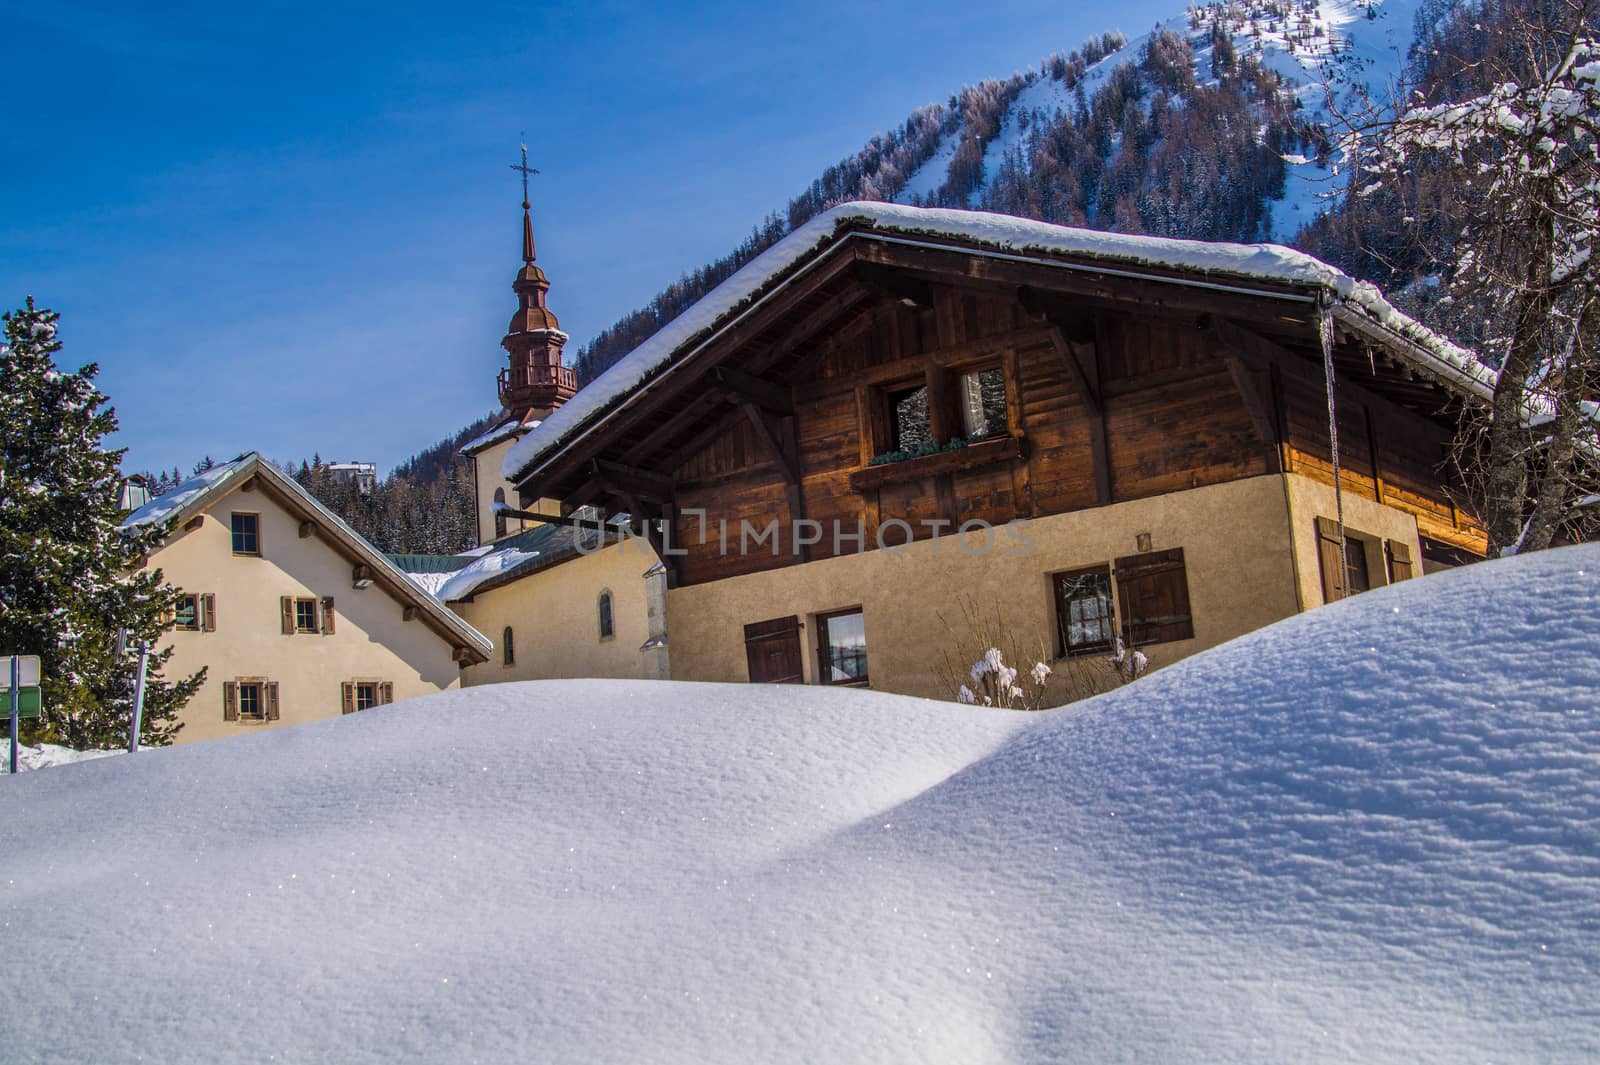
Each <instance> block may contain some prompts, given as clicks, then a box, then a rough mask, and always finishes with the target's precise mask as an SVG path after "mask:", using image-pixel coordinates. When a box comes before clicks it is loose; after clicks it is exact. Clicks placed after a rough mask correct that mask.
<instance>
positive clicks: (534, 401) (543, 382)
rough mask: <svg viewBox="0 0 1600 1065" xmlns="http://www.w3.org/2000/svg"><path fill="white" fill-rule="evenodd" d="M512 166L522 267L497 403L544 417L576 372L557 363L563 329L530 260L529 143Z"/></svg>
mask: <svg viewBox="0 0 1600 1065" xmlns="http://www.w3.org/2000/svg"><path fill="white" fill-rule="evenodd" d="M511 169H513V170H517V171H520V172H521V174H522V269H521V270H518V271H517V277H516V280H515V281H513V282H512V284H511V288H512V291H514V292H516V294H517V313H516V314H514V315H512V317H511V327H510V329H509V331H508V332H507V333H506V336H505V339H504V340H502V341H501V342H500V344H501V346H502V347H504V348H505V349H506V353H507V354H508V355H509V356H510V357H511V365H510V366H509V367H507V368H506V369H504V370H501V371H500V402H501V404H502V405H503V406H504V407H505V408H506V410H507V411H509V412H511V413H512V414H514V415H516V416H517V417H518V419H519V420H521V421H529V420H531V419H537V418H543V417H545V416H546V415H548V414H549V413H550V412H551V411H553V410H555V409H556V408H557V407H559V406H561V404H563V403H565V402H566V401H567V400H569V399H571V398H572V397H573V395H574V394H575V393H576V392H577V391H578V375H577V373H576V371H574V370H573V369H572V368H571V367H569V366H563V365H562V363H561V348H562V346H563V345H565V344H566V342H567V334H565V333H563V332H562V331H561V323H560V322H559V321H557V320H556V316H555V314H554V313H553V312H552V311H551V310H550V308H549V307H547V306H545V293H547V292H549V291H550V281H549V279H548V278H546V277H545V275H544V271H543V270H541V269H539V267H538V266H536V265H534V252H533V216H532V215H531V213H530V211H531V209H532V208H531V205H530V204H529V202H528V175H529V174H537V173H538V172H539V171H537V170H535V169H533V168H532V167H530V166H529V165H528V146H527V145H526V144H524V145H523V146H522V163H521V165H517V164H512V166H511Z"/></svg>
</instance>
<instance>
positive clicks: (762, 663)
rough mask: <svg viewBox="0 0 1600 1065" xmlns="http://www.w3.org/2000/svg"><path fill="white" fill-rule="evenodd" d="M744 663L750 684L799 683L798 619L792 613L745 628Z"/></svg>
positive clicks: (800, 678) (800, 679)
mask: <svg viewBox="0 0 1600 1065" xmlns="http://www.w3.org/2000/svg"><path fill="white" fill-rule="evenodd" d="M744 654H745V662H746V664H747V665H748V666H749V669H750V683H751V684H799V683H801V681H802V679H803V678H802V677H801V673H800V661H801V651H800V619H799V618H798V617H795V616H793V615H790V616H789V617H786V618H773V619H772V620H770V621H757V622H754V623H752V624H749V625H746V626H745V627H744Z"/></svg>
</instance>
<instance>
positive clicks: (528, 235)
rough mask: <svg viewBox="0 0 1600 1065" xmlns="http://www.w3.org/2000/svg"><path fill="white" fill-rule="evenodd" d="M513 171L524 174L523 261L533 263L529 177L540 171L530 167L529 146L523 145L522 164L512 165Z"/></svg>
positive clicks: (524, 143) (525, 143)
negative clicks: (529, 212)
mask: <svg viewBox="0 0 1600 1065" xmlns="http://www.w3.org/2000/svg"><path fill="white" fill-rule="evenodd" d="M511 169H513V170H517V171H520V172H521V173H522V261H523V262H524V263H531V262H533V259H534V255H533V217H532V216H531V215H529V214H528V211H529V210H530V209H531V207H532V205H531V204H530V203H529V202H528V175H529V174H537V173H538V172H539V171H537V170H535V169H534V168H533V167H531V166H529V165H528V144H527V142H526V141H524V142H523V144H522V164H521V165H520V166H519V165H517V164H516V163H512V164H511Z"/></svg>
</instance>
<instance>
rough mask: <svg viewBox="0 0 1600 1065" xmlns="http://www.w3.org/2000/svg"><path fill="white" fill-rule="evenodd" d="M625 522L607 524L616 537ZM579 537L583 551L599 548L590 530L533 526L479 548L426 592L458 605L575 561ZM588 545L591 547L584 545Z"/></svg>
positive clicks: (622, 518)
mask: <svg viewBox="0 0 1600 1065" xmlns="http://www.w3.org/2000/svg"><path fill="white" fill-rule="evenodd" d="M627 523H628V516H627V515H626V514H620V515H616V516H613V517H612V518H611V519H610V524H611V525H612V526H613V528H615V529H617V530H618V534H619V535H621V530H622V529H623V528H624V527H625V526H626V525H627ZM580 536H582V537H585V538H586V539H585V541H584V543H585V546H586V549H588V550H590V551H591V552H592V551H593V550H594V549H598V548H599V546H600V543H599V539H598V534H597V533H596V531H595V530H594V529H593V528H588V529H583V530H581V531H580V530H578V529H576V528H573V527H571V526H566V525H543V524H536V525H534V526H533V527H532V528H531V529H524V530H523V531H521V532H519V533H514V534H512V535H511V536H507V537H505V538H503V539H501V540H497V541H495V542H494V543H492V544H489V545H488V546H487V547H486V548H483V549H480V550H479V551H478V552H476V554H475V557H473V558H472V559H471V561H469V562H467V564H466V565H464V566H462V567H460V568H459V569H456V570H455V571H454V572H451V573H448V574H443V576H444V577H445V578H446V579H445V580H443V581H441V582H439V586H438V588H437V589H430V590H432V591H433V594H434V595H437V596H438V597H439V599H440V600H441V601H443V602H446V603H459V602H461V601H462V600H463V599H466V598H467V597H468V596H470V595H472V594H473V593H475V592H477V591H479V590H480V589H482V588H483V587H484V585H500V584H506V583H508V582H510V581H514V580H517V579H518V578H521V577H524V576H527V575H528V574H530V573H534V572H537V571H538V570H542V569H548V568H549V567H551V566H554V565H558V564H559V563H562V562H565V561H567V560H568V559H571V558H576V557H577V556H578V555H580V554H582V553H583V552H582V551H580V550H579V539H578V538H579V537H580ZM591 543H592V544H593V545H594V546H593V548H589V547H588V546H587V545H589V544H591ZM419 576H420V577H422V579H424V580H428V579H429V578H432V577H433V576H434V574H413V575H412V579H413V580H415V579H417V578H418V577H419ZM419 583H420V582H419Z"/></svg>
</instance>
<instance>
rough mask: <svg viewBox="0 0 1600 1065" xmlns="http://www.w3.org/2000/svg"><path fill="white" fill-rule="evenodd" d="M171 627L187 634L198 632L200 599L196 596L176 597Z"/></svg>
mask: <svg viewBox="0 0 1600 1065" xmlns="http://www.w3.org/2000/svg"><path fill="white" fill-rule="evenodd" d="M172 627H173V628H175V629H184V630H186V631H188V632H199V631H200V597H199V596H198V595H180V596H178V606H177V610H176V612H175V614H174V616H173V622H172Z"/></svg>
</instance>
